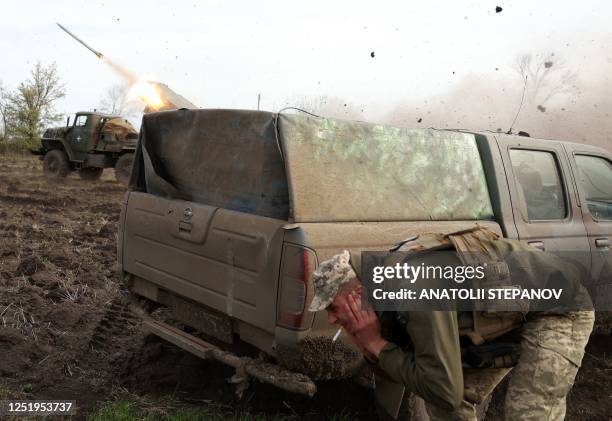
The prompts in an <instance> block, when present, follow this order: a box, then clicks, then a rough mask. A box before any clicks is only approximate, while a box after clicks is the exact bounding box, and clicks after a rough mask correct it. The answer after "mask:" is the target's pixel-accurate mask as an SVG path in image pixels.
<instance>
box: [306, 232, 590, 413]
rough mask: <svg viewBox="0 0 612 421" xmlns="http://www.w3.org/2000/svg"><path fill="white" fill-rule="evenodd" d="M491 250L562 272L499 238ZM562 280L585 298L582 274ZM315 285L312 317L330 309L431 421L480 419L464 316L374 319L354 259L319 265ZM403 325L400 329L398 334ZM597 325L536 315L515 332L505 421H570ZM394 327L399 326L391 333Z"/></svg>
mask: <svg viewBox="0 0 612 421" xmlns="http://www.w3.org/2000/svg"><path fill="white" fill-rule="evenodd" d="M489 244H491V245H494V246H496V247H499V248H506V249H512V250H519V251H524V252H527V253H529V259H530V263H531V264H532V265H533V264H536V265H542V267H549V268H550V267H555V268H556V267H561V266H563V264H564V263H563V262H562V261H561V260H560V259H558V258H557V257H556V256H554V255H551V254H548V253H544V252H542V251H539V250H536V249H534V248H531V247H527V246H525V245H523V244H522V243H520V242H518V241H512V240H505V239H499V238H497V236H496V235H495V236H494V237H492V238H490V242H489ZM557 272H559V271H557ZM561 272H563V273H564V276H566V277H567V279H565V281H566V283H567V285H573V286H574V287H575V288H576V291H578V293H577V294H578V295H580V294H582V293H583V291H584V289H583V288H582V287H581V285H580V281H579V278H577V274H576V272H573V271H561ZM313 282H314V286H315V296H314V299H313V301H312V303H311V305H310V311H319V310H323V309H326V310H327V313H328V320H329V322H330V324H338V325H340V326H342V328H344V330H345V331H346V332H347V333H348V334H349V335H350V336H351V339H352V340H353V342H354V343H355V344H356V345H357V346H358V347H359V348H360V349H361V351H362V353H363V354H364V356H365V357H366V359H367V360H369V361H371V362H373V363H375V364H376V365H377V367H378V368H379V369H381V370H382V371H383V372H384V373H386V374H387V376H388V377H390V378H391V379H393V380H394V381H395V382H397V383H401V384H403V385H404V386H405V387H406V389H407V391H409V392H412V393H415V394H416V395H418V396H420V397H421V398H423V399H424V400H425V402H426V405H427V410H428V413H429V416H430V418H431V419H432V420H438V419H440V420H450V419H458V420H475V419H476V410H475V405H474V403H472V402H469V401H468V400H467V399H466V398H467V396H466V394H465V393H464V374H463V372H462V360H461V344H460V328H459V323H458V312H456V311H418V312H379V313H376V312H374V311H373V310H372V309H371V308H370V307H369V306H368V305H367V303H364V305H362V302H361V297H362V284H361V281H360V280H359V279H358V277H357V274H356V272H355V270H354V269H353V267H352V266H351V264H350V254H349V252H348V251H344V252H343V253H342V254H339V255H336V256H334V257H333V258H331V259H330V260H327V261H325V262H323V263H321V265H320V266H319V268H318V269H317V270H316V271H315V272H314V273H313ZM394 313H395V314H394ZM398 320H400V321H401V322H402V323H400V324H399V334H398V329H397V326H398V323H397V321H398ZM593 322H594V313H593V311H591V310H576V311H566V312H557V313H555V312H546V313H544V312H541V313H538V312H530V313H528V315H527V318H526V320H525V321H524V322H523V323H521V324H520V325H517V326H516V327H515V331H516V332H517V333H518V334H519V335H517V336H518V338H519V342H520V357H518V361H517V362H516V366H515V367H514V369H513V374H512V376H511V379H510V383H509V385H508V391H507V393H506V400H505V417H506V419H508V420H518V419H520V420H561V419H563V418H564V417H565V398H566V395H567V393H568V392H569V390H570V389H571V387H572V385H573V382H574V379H575V377H576V373H577V371H578V368H579V367H580V364H581V361H582V357H583V355H584V349H585V347H586V344H587V342H588V339H589V336H590V333H591V331H592V328H593ZM389 324H395V325H396V326H395V328H392V329H389V328H388V327H389V326H388V325H389ZM389 332H394V333H393V334H390V333H389ZM493 342H494V341H493Z"/></svg>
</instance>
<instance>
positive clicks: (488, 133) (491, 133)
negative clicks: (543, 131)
mask: <svg viewBox="0 0 612 421" xmlns="http://www.w3.org/2000/svg"><path fill="white" fill-rule="evenodd" d="M445 130H446V129H445ZM448 130H450V131H455V132H463V133H471V134H475V135H481V136H496V137H498V138H500V139H504V138H506V139H520V140H524V141H529V140H537V141H543V142H558V143H561V144H564V145H568V146H573V147H574V148H575V149H585V150H587V149H588V150H591V151H593V150H597V151H599V152H603V153H606V154H608V155H609V154H610V151H608V150H606V149H604V148H602V147H599V146H594V145H589V144H587V143H579V142H570V141H567V140H558V139H545V138H541V137H531V136H519V135H518V134H517V133H512V134H508V133H504V132H494V131H484V130H483V131H473V130H463V129H448Z"/></svg>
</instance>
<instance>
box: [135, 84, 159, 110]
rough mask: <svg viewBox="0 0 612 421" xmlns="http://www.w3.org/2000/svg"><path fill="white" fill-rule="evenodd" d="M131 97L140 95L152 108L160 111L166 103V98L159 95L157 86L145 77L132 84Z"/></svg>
mask: <svg viewBox="0 0 612 421" xmlns="http://www.w3.org/2000/svg"><path fill="white" fill-rule="evenodd" d="M129 95H130V97H132V98H133V97H138V98H139V99H140V100H141V101H142V102H144V103H145V104H146V105H147V106H148V107H149V108H150V109H151V110H153V111H158V110H160V109H161V108H162V107H163V105H164V100H163V99H162V97H161V96H160V95H159V93H158V92H157V90H156V89H155V87H154V86H153V85H152V84H150V83H149V82H148V81H147V80H145V78H143V77H141V78H140V79H138V80H137V81H136V83H134V84H133V85H132V88H131V89H130V94H129Z"/></svg>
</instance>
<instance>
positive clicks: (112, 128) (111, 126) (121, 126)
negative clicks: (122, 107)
mask: <svg viewBox="0 0 612 421" xmlns="http://www.w3.org/2000/svg"><path fill="white" fill-rule="evenodd" d="M100 131H101V133H105V132H107V133H108V132H111V133H113V134H114V135H115V137H116V138H117V140H119V141H125V140H127V139H137V138H138V130H136V129H135V128H134V126H132V124H131V123H130V122H129V121H127V120H126V119H124V118H121V117H114V118H111V119H109V120H107V121H106V122H105V123H104V124H103V125H102V128H101V129H100Z"/></svg>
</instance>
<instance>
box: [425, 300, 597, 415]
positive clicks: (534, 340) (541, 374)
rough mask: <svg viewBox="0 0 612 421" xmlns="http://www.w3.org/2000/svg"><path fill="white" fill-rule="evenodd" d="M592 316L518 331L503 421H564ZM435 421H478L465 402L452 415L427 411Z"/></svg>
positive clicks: (542, 320) (540, 319)
mask: <svg viewBox="0 0 612 421" xmlns="http://www.w3.org/2000/svg"><path fill="white" fill-rule="evenodd" d="M594 320H595V316H594V312H592V311H576V312H570V313H567V314H564V315H542V316H535V317H534V318H533V320H531V321H529V322H527V323H526V324H525V325H524V326H523V327H522V332H521V356H520V359H519V361H518V363H517V365H516V367H514V369H513V370H512V372H511V374H510V376H511V377H510V383H509V384H508V391H507V392H506V399H505V419H506V420H521V421H544V420H551V421H552V420H563V419H564V418H565V397H566V396H567V394H568V392H569V391H570V389H571V388H572V386H573V385H574V379H575V378H576V373H577V372H578V368H579V367H580V364H581V362H582V357H583V356H584V348H585V347H586V344H587V342H588V340H589V336H590V335H591V331H592V330H593V322H594ZM427 410H428V412H429V415H430V419H431V420H432V421H433V420H470V421H472V420H476V407H475V406H474V405H473V404H472V403H470V402H467V401H465V400H464V401H463V403H462V405H461V406H460V407H459V408H458V409H457V410H456V411H455V412H453V413H449V412H448V411H443V410H441V409H439V408H436V407H433V406H431V405H427Z"/></svg>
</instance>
